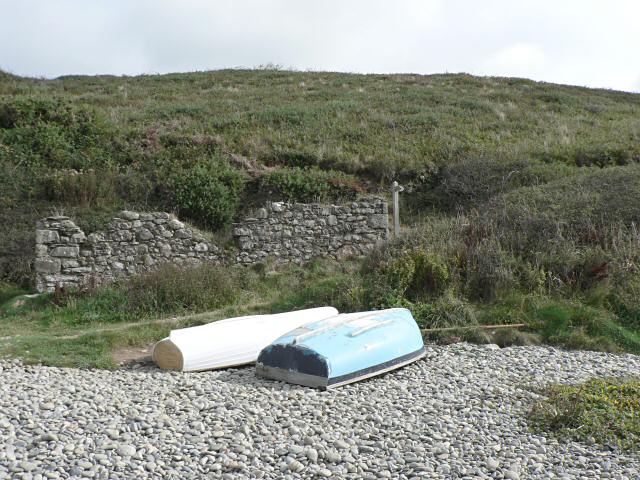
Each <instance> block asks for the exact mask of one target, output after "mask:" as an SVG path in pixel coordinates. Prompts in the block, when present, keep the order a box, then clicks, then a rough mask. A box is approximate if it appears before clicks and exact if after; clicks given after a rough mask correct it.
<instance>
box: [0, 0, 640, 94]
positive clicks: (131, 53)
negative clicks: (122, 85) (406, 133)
mask: <svg viewBox="0 0 640 480" xmlns="http://www.w3.org/2000/svg"><path fill="white" fill-rule="evenodd" d="M269 63H271V64H275V65H280V66H282V67H285V68H294V69H300V70H332V71H344V72H376V73H378V72H379V73H388V72H413V73H443V72H468V73H473V74H480V75H500V76H518V77H527V78H532V79H535V80H545V81H549V82H558V83H568V84H573V85H586V86H592V87H605V88H613V89H618V90H628V91H640V0H581V1H580V0H516V1H513V0H387V1H380V0H314V1H310V0H309V1H308V0H208V1H205V0H0V68H1V69H3V70H6V71H9V72H12V73H15V74H19V75H28V76H38V77H56V76H59V75H68V74H107V73H108V74H116V75H121V74H126V75H133V74H140V73H166V72H183V71H194V70H212V69H219V68H226V67H256V66H260V65H265V64H269Z"/></svg>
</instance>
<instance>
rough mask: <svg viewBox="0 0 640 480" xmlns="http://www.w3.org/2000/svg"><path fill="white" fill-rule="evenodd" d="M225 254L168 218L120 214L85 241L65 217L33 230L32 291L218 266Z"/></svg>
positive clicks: (47, 220) (46, 221)
mask: <svg viewBox="0 0 640 480" xmlns="http://www.w3.org/2000/svg"><path fill="white" fill-rule="evenodd" d="M222 259H223V253H222V252H221V250H220V249H219V248H218V247H217V246H216V245H214V244H212V243H210V242H207V241H206V240H205V239H204V238H203V236H202V235H201V234H200V233H199V232H197V231H196V230H194V229H192V228H189V227H187V226H186V225H185V224H184V223H182V222H180V221H178V220H177V219H175V218H174V217H172V216H171V215H169V214H168V213H164V212H153V213H136V212H127V211H125V212H121V213H120V214H119V216H118V217H116V218H114V219H113V220H111V222H110V223H109V225H108V227H107V229H106V230H105V231H103V232H97V233H92V234H89V235H86V236H85V234H84V232H83V231H82V230H81V229H80V228H78V226H77V225H76V224H75V223H74V222H73V221H72V220H71V219H69V218H68V217H63V216H56V217H47V218H45V219H44V220H41V221H40V222H38V225H37V227H36V258H35V261H34V270H35V272H36V290H37V291H39V292H48V291H53V290H54V289H55V287H56V285H58V286H80V285H85V284H88V283H95V284H100V283H104V282H107V281H110V280H113V279H116V278H119V277H123V276H129V275H135V274H137V273H143V272H146V271H149V270H151V269H152V268H153V267H154V266H155V265H157V264H160V263H166V262H172V263H176V264H180V265H194V264H198V263H201V262H205V261H206V262H220V261H221V260H222Z"/></svg>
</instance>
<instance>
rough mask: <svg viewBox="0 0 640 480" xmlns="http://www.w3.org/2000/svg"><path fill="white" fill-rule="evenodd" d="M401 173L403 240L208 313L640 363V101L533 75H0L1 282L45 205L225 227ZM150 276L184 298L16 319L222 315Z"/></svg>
mask: <svg viewBox="0 0 640 480" xmlns="http://www.w3.org/2000/svg"><path fill="white" fill-rule="evenodd" d="M393 179H397V180H399V181H401V182H402V183H403V184H404V185H405V186H406V187H407V192H406V193H405V194H403V202H404V208H403V222H404V223H405V225H406V226H407V231H406V234H405V235H404V237H403V238H402V239H401V240H399V241H398V242H396V243H393V244H391V245H389V246H387V247H385V248H384V249H382V250H380V251H378V252H374V253H373V254H372V255H371V257H370V258H367V259H365V260H364V261H362V262H361V261H353V262H345V263H343V264H342V265H339V266H336V265H331V264H328V263H323V262H321V263H319V264H317V265H315V266H313V267H312V268H310V269H306V270H303V271H301V270H296V269H292V270H287V269H285V270H284V271H281V272H278V273H273V272H270V271H269V270H270V269H269V267H268V266H267V267H266V268H265V267H260V268H262V270H260V272H261V273H259V272H254V273H255V275H253V276H251V278H249V277H246V275H247V273H246V272H245V273H242V272H240V273H238V272H231V271H229V272H226V273H218V274H217V275H222V276H232V277H234V278H235V276H238V277H237V278H238V279H239V280H238V282H239V283H238V288H239V289H240V290H242V292H243V293H242V295H241V296H240V297H237V298H236V297H235V296H232V297H233V298H229V299H227V300H225V301H223V302H221V303H220V305H218V304H216V306H215V308H231V307H233V308H235V307H234V306H237V305H238V304H242V303H246V302H248V301H249V300H247V299H251V302H254V301H255V302H259V303H261V304H262V305H267V306H266V307H264V308H267V309H270V310H273V311H276V310H283V309H286V308H297V307H301V306H312V305H319V304H323V303H327V302H330V303H334V304H336V305H338V306H340V307H341V308H343V309H345V310H355V309H363V308H374V307H376V308H377V307H386V306H397V305H404V306H409V307H411V308H412V311H413V312H414V314H415V316H416V317H417V318H418V320H419V321H420V322H421V323H422V324H423V325H425V326H444V325H469V324H476V323H499V322H520V321H522V322H524V323H527V324H528V325H529V327H530V328H529V330H530V331H529V333H528V334H525V335H523V336H518V335H515V336H514V335H512V338H504V339H503V340H504V341H505V342H507V341H511V342H513V341H530V340H531V339H532V338H533V337H534V336H535V339H537V340H538V341H546V342H551V343H557V344H562V345H567V346H581V347H588V348H599V349H607V350H627V351H633V352H640V334H639V333H638V332H640V304H639V303H638V301H637V300H636V299H637V298H638V293H639V292H640V255H639V254H638V252H639V251H640V249H639V247H640V236H639V234H638V230H637V226H638V222H639V221H640V202H639V200H640V95H638V94H630V93H621V92H614V91H605V90H592V89H586V88H579V87H569V86H561V85H552V84H546V83H537V82H532V81H529V80H523V79H510V78H478V77H472V76H469V75H431V76H419V75H349V74H339V73H302V72H286V71H274V70H252V71H241V70H229V71H219V72H205V73H192V74H172V75H159V76H140V77H106V76H102V77H65V78H59V79H55V80H35V79H25V78H19V77H15V76H12V75H7V74H0V221H1V222H2V224H3V225H4V226H5V228H4V229H3V230H2V231H1V232H0V280H3V281H4V282H6V283H5V285H7V286H6V287H3V288H0V290H5V291H6V292H9V293H6V294H5V295H4V296H5V297H9V296H10V293H11V294H15V292H16V291H18V290H16V288H17V287H16V285H23V286H24V285H28V281H29V275H30V267H29V261H30V258H31V254H32V253H31V251H32V248H33V247H32V242H33V240H32V238H31V236H32V234H33V225H34V222H35V220H36V219H37V218H39V217H40V216H43V215H45V214H48V213H49V212H51V211H52V210H56V211H60V210H62V211H65V212H66V213H68V214H71V215H73V216H75V217H76V218H77V219H78V221H79V223H80V224H81V225H82V226H83V228H85V229H86V230H87V231H91V230H93V229H96V228H99V227H100V225H101V222H102V221H103V219H105V218H108V217H109V215H110V214H111V213H112V212H113V211H114V210H117V209H120V208H123V207H129V208H139V209H154V210H156V209H165V210H171V211H175V212H176V213H178V214H179V215H180V216H182V217H185V218H188V219H190V220H191V221H193V222H195V223H197V224H199V225H200V226H201V227H204V228H208V229H210V230H225V229H226V228H227V227H228V225H229V223H230V222H231V221H233V219H234V218H237V217H238V216H240V215H242V214H243V212H244V211H246V210H247V209H250V208H252V207H253V206H255V205H257V204H259V203H261V202H262V201H263V200H264V199H265V198H266V197H269V198H286V199H289V200H299V201H313V200H326V201H333V200H340V199H349V198H353V197H356V196H358V195H363V194H366V193H368V192H376V193H384V192H386V190H387V188H388V184H389V182H390V181H391V180H393ZM154 278H155V277H154ZM154 278H150V279H146V280H141V282H142V283H141V284H140V285H142V287H140V289H141V290H143V291H145V292H146V294H148V295H149V297H150V298H152V299H153V298H156V299H165V300H166V299H170V300H171V301H167V302H168V303H163V302H164V300H162V301H161V300H158V302H159V303H156V304H153V305H156V306H155V307H153V306H150V305H151V304H146V303H144V302H143V304H144V308H143V309H142V310H136V309H133V308H129V306H130V305H132V302H133V303H135V302H138V301H140V299H139V298H135V299H134V298H130V295H132V293H131V292H130V291H129V289H128V288H127V287H125V286H115V287H113V288H110V289H106V290H103V291H98V292H88V293H77V294H72V295H71V296H70V297H68V298H67V297H65V298H51V299H49V300H46V301H43V302H44V303H43V302H40V303H36V304H34V305H33V308H32V307H28V306H27V307H28V308H27V307H24V308H20V309H17V310H15V309H12V308H9V307H6V308H5V309H4V311H5V314H6V315H9V316H10V317H11V318H13V320H12V321H13V322H16V321H17V320H16V319H18V318H21V319H23V320H24V321H25V322H26V324H28V325H31V326H34V325H35V326H36V327H37V328H36V327H34V328H36V330H37V331H40V330H38V329H39V328H41V327H42V326H43V325H44V326H47V325H67V326H68V325H69V322H71V324H73V325H76V324H77V325H85V324H86V321H85V320H82V319H89V323H91V322H93V321H95V322H98V323H99V322H100V321H102V320H100V319H103V320H104V319H108V321H109V322H116V323H117V322H130V321H134V317H135V318H137V319H140V318H147V319H150V318H155V317H158V316H160V315H167V314H169V315H170V314H173V313H189V312H194V311H202V310H205V309H207V308H213V307H212V306H211V305H209V304H207V303H206V302H204V303H203V302H201V301H197V302H194V301H192V298H191V296H190V295H191V294H189V293H188V292H186V291H181V292H173V291H170V290H171V289H170V288H169V287H168V286H167V285H164V284H163V285H161V283H162V282H160V283H159V282H158V280H157V278H155V279H154ZM172 278H173V277H172ZM248 278H249V279H248ZM274 282H275V284H274ZM278 282H280V283H278ZM177 283H180V282H177ZM182 283H184V284H190V285H193V284H194V283H189V282H188V281H187V279H186V277H185V279H183V281H182ZM196 283H197V282H196ZM213 283H215V282H213ZM273 285H279V286H276V287H274V286H273ZM282 285H298V288H297V289H295V290H294V291H291V290H290V289H287V288H282ZM207 288H208V287H207V286H206V285H203V286H202V291H200V292H199V295H200V296H201V297H202V298H207V297H208V295H209V294H210V293H215V292H217V290H216V289H215V288H213V287H212V288H213V289H212V290H211V292H208V290H207ZM167 289H168V290H167ZM2 296H3V294H2V292H1V291H0V298H2ZM201 297H198V298H201ZM215 298H217V297H215ZM238 298H242V300H238ZM47 302H52V303H47ZM27 303H28V302H27ZM141 308H142V307H141ZM92 319H93V320H92ZM29 328H31V327H29ZM42 328H44V327H42ZM65 328H67V327H65ZM474 335H475V334H474ZM527 335H528V336H527ZM516 337H517V338H516ZM526 338H528V340H526ZM105 348H106V347H105ZM30 350H31V351H33V349H32V348H30ZM101 362H102V361H101ZM101 364H102V363H101Z"/></svg>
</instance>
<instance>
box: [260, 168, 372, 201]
mask: <svg viewBox="0 0 640 480" xmlns="http://www.w3.org/2000/svg"><path fill="white" fill-rule="evenodd" d="M260 182H261V187H262V189H263V190H267V191H270V192H271V193H273V194H275V195H276V196H280V197H282V198H284V199H285V200H287V201H290V202H319V201H327V200H338V199H340V200H352V199H355V198H356V196H357V194H358V193H361V192H362V191H363V188H362V186H361V185H360V182H359V181H358V180H357V179H356V178H355V177H354V176H352V175H348V174H345V173H342V172H338V171H334V170H321V169H319V168H317V167H311V168H300V167H290V168H279V169H277V170H274V171H272V172H268V173H266V174H265V175H264V176H263V177H262V178H261V180H260Z"/></svg>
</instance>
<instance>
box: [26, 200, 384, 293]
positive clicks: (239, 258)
mask: <svg viewBox="0 0 640 480" xmlns="http://www.w3.org/2000/svg"><path fill="white" fill-rule="evenodd" d="M233 233H234V238H235V241H236V248H235V249H232V250H228V251H224V250H223V249H222V248H220V247H219V246H217V245H215V244H213V243H211V242H208V241H207V240H205V238H204V236H203V235H202V233H201V232H199V231H198V230H196V229H194V228H191V227H189V226H187V225H185V224H184V223H182V222H180V221H179V220H177V219H176V218H175V217H173V216H172V215H170V214H168V213H164V212H153V213H137V212H129V211H124V212H121V213H120V214H119V215H118V216H117V217H115V218H114V219H113V220H111V222H110V223H109V225H108V226H107V228H106V230H104V231H102V232H96V233H91V234H89V235H85V233H84V232H83V231H82V230H81V229H80V228H79V227H78V226H77V225H76V224H75V223H74V222H73V221H72V220H71V219H70V218H68V217H64V216H54V217H47V218H45V219H43V220H41V221H40V222H38V224H37V226H36V258H35V261H34V270H35V273H36V282H35V283H36V285H35V286H36V290H37V291H38V292H50V291H53V290H55V288H56V286H72V287H76V286H82V285H87V284H96V285H97V284H101V283H105V282H108V281H112V280H114V279H117V278H121V277H127V276H131V275H136V274H139V273H144V272H148V271H150V270H152V269H153V268H154V267H155V266H157V265H159V264H162V263H175V264H178V265H184V266H189V265H197V264H200V263H203V262H207V263H241V264H252V263H258V262H261V261H264V260H265V259H267V258H269V257H272V258H274V259H275V261H276V262H277V263H285V262H295V263H304V262H306V261H308V260H310V259H312V258H314V257H331V258H335V259H338V258H343V257H345V256H351V255H362V254H364V253H366V252H367V251H369V250H370V249H372V248H373V247H374V246H375V245H377V244H379V243H381V242H384V241H386V240H387V237H388V218H387V204H386V203H385V202H384V201H382V200H380V199H372V200H365V201H361V202H354V203H351V204H348V205H340V206H336V205H307V204H288V203H282V202H280V203H268V204H267V206H266V207H265V208H261V209H260V210H258V212H257V214H256V218H248V219H246V220H244V221H243V222H242V223H238V224H235V225H234V230H233Z"/></svg>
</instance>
